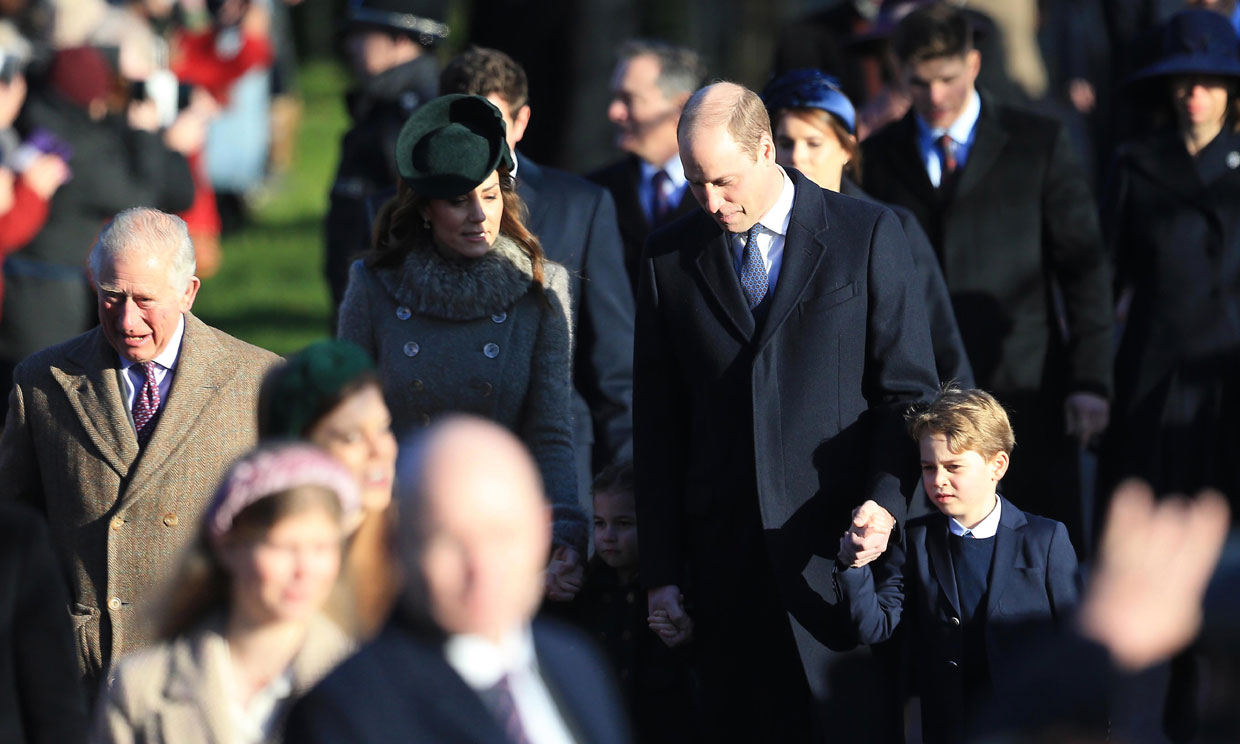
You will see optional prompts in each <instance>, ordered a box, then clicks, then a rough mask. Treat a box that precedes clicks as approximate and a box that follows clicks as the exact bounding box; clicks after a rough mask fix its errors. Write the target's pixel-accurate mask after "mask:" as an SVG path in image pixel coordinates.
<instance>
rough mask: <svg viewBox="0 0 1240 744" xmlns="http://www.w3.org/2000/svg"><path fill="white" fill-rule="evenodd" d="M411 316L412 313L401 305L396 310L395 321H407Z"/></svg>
mask: <svg viewBox="0 0 1240 744" xmlns="http://www.w3.org/2000/svg"><path fill="white" fill-rule="evenodd" d="M412 315H413V313H412V312H411V311H410V310H409V308H407V307H405V306H404V305H401V306H400V307H398V308H396V319H397V320H409V318H410V316H412Z"/></svg>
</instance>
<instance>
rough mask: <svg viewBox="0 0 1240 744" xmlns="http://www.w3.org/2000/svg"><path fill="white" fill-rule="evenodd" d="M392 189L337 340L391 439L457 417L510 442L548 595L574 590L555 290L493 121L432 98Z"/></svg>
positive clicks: (492, 114) (574, 508) (567, 383)
mask: <svg viewBox="0 0 1240 744" xmlns="http://www.w3.org/2000/svg"><path fill="white" fill-rule="evenodd" d="M396 165H397V170H398V171H399V173H400V176H401V183H400V185H399V190H398V192H397V195H396V197H395V198H394V199H393V200H392V201H390V202H389V203H388V204H387V205H385V206H384V208H383V209H382V210H381V211H380V214H379V216H378V218H377V220H376V226H375V233H374V248H373V250H372V251H371V252H370V253H369V254H368V255H367V256H365V257H364V258H363V259H361V260H359V261H357V262H355V263H354V264H353V266H352V267H351V268H350V272H349V286H348V289H347V290H346V292H345V297H344V300H343V302H342V303H341V306H340V320H339V326H338V327H339V335H340V337H341V338H344V339H347V340H350V341H353V342H355V343H357V344H358V345H360V346H361V347H362V348H363V349H365V350H366V351H368V352H369V353H370V354H371V355H372V356H373V357H374V358H375V360H376V361H377V362H378V368H379V378H380V380H381V382H382V385H383V392H384V395H385V397H386V399H387V404H388V407H389V408H390V409H391V413H392V428H393V430H394V431H395V432H396V434H397V435H398V436H404V435H406V434H408V433H409V432H411V431H413V430H416V429H419V428H422V427H425V426H427V425H429V424H430V423H431V421H432V420H434V419H435V418H437V417H439V416H441V415H443V414H447V413H451V412H465V413H472V414H475V415H480V416H484V417H486V418H489V419H492V420H494V421H496V422H498V423H500V424H503V425H504V426H507V427H508V428H509V429H511V430H512V431H513V432H515V433H516V434H517V435H518V436H519V437H520V438H521V439H522V441H523V442H524V443H525V445H526V446H527V447H529V449H530V451H531V452H532V453H533V455H534V458H535V460H536V461H537V462H538V466H539V469H540V470H541V472H542V476H543V482H544V486H545V488H546V491H547V495H548V498H549V499H550V501H551V503H552V507H553V514H554V520H555V530H554V542H555V550H554V551H553V561H552V563H553V565H552V566H551V567H550V570H549V571H548V587H547V588H548V595H549V596H550V597H552V598H563V599H567V598H571V596H572V594H573V593H574V592H575V591H576V589H577V588H578V587H579V585H580V566H581V560H580V557H579V556H581V555H582V554H584V552H585V543H586V520H585V516H584V514H583V513H582V511H581V509H580V507H579V506H578V500H577V493H576V475H575V466H574V456H573V444H572V419H571V413H570V394H571V366H570V345H571V339H570V337H569V328H570V327H571V324H570V323H569V319H568V308H569V297H568V276H567V272H566V271H565V270H564V269H563V267H561V266H559V265H558V264H555V263H552V262H550V261H547V260H546V258H545V257H544V255H543V252H542V248H541V247H540V246H539V243H538V239H537V238H536V237H534V236H533V235H532V234H531V233H530V231H529V230H528V229H527V228H526V227H525V224H524V222H523V213H524V211H525V207H524V204H523V203H522V202H521V199H520V197H519V196H518V195H517V193H516V186H515V183H514V181H513V178H512V175H511V174H512V170H513V159H512V154H511V153H510V152H509V151H508V145H507V143H506V142H505V140H504V122H503V118H502V116H501V114H500V112H499V109H497V108H495V107H494V106H493V105H491V103H490V102H488V101H487V100H486V99H485V98H482V97H481V96H467V95H450V96H441V97H439V98H436V99H434V100H432V101H429V102H427V103H425V104H423V105H422V106H421V107H419V108H418V110H417V111H415V112H414V114H413V115H412V116H411V117H410V118H409V120H408V121H407V122H406V123H405V125H404V127H403V128H402V130H401V133H400V137H399V139H398V140H397V143H396Z"/></svg>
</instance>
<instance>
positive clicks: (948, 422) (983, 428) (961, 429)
mask: <svg viewBox="0 0 1240 744" xmlns="http://www.w3.org/2000/svg"><path fill="white" fill-rule="evenodd" d="M905 420H906V421H907V422H908V432H909V434H910V435H912V437H913V439H915V440H916V441H918V442H920V441H921V439H922V437H924V436H926V435H927V434H942V435H943V436H945V437H946V438H947V448H948V449H949V450H951V451H952V452H953V453H955V454H959V453H961V452H964V451H965V450H973V451H974V452H977V453H978V454H980V455H981V456H982V457H984V458H986V459H987V460H989V459H990V458H992V457H994V456H995V455H997V454H999V453H1000V452H1007V453H1008V454H1011V452H1012V449H1013V448H1014V447H1015V446H1016V436H1015V435H1014V434H1013V433H1012V422H1010V421H1008V415H1007V411H1005V410H1003V406H1001V405H1000V404H999V401H997V400H995V397H994V396H993V395H991V394H990V393H988V392H986V391H985V390H979V389H976V388H975V389H971V390H961V389H960V388H958V387H954V386H948V387H945V388H944V389H943V390H942V392H940V393H939V395H938V397H937V398H935V399H934V400H933V401H931V402H930V403H927V404H923V405H920V406H914V407H913V408H911V409H910V410H909V412H908V414H906V415H905Z"/></svg>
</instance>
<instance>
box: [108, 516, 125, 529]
mask: <svg viewBox="0 0 1240 744" xmlns="http://www.w3.org/2000/svg"><path fill="white" fill-rule="evenodd" d="M111 525H112V529H113V530H115V531H118V532H119V531H120V529H121V528H122V527H124V526H125V520H124V519H121V518H120V517H112V522H111Z"/></svg>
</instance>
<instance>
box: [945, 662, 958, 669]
mask: <svg viewBox="0 0 1240 744" xmlns="http://www.w3.org/2000/svg"><path fill="white" fill-rule="evenodd" d="M947 666H949V667H951V668H952V669H955V668H957V667H959V666H960V665H959V664H957V663H956V662H954V661H949V662H947Z"/></svg>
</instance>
